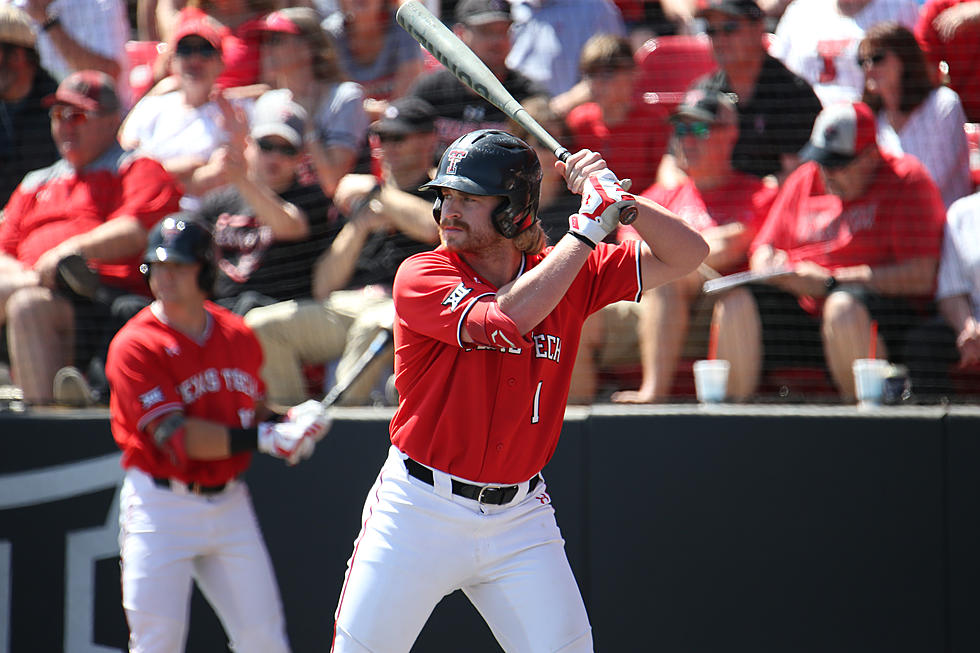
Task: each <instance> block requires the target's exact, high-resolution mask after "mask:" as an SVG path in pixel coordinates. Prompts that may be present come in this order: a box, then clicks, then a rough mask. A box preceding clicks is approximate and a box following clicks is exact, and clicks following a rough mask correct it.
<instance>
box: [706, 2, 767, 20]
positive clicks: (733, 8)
mask: <svg viewBox="0 0 980 653" xmlns="http://www.w3.org/2000/svg"><path fill="white" fill-rule="evenodd" d="M709 11H717V12H719V13H722V14H728V15H729V16H745V17H746V18H751V19H753V20H759V19H761V18H762V17H763V15H764V13H763V11H762V9H761V8H760V7H759V5H757V4H756V3H755V0H698V5H697V12H696V14H695V16H697V17H698V18H701V17H703V16H704V15H705V14H706V13H708V12H709Z"/></svg>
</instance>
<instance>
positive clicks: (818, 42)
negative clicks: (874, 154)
mask: <svg viewBox="0 0 980 653" xmlns="http://www.w3.org/2000/svg"><path fill="white" fill-rule="evenodd" d="M918 15H919V7H918V5H917V4H916V0H871V2H869V3H868V4H867V5H866V6H865V7H864V9H862V10H861V11H859V12H858V13H857V15H855V16H853V17H852V16H844V15H842V14H841V13H840V12H839V11H838V10H837V0H793V2H791V3H790V4H789V6H788V7H786V11H785V12H783V16H782V18H780V19H779V24H778V25H777V26H776V36H775V39H773V43H772V45H771V46H770V48H769V53H770V54H771V55H772V56H774V57H776V58H777V59H779V60H780V61H782V62H783V63H784V64H786V67H787V68H789V69H790V70H792V71H793V72H794V73H796V74H797V75H799V76H800V77H802V78H803V79H805V80H806V81H807V82H809V83H810V86H812V87H813V90H814V91H815V92H816V94H817V97H819V98H820V102H821V103H822V104H823V106H825V107H827V106H830V105H831V104H834V103H836V102H842V101H843V102H853V101H855V100H860V99H861V92H862V90H863V89H864V71H863V70H862V69H861V66H860V65H859V64H858V62H857V49H858V44H859V43H860V42H861V39H862V38H864V33H865V32H866V31H867V30H868V28H870V27H871V26H872V25H875V24H877V23H880V22H882V21H886V20H892V21H896V22H898V23H900V24H902V25H904V26H905V27H907V28H909V29H910V30H911V29H914V27H915V21H916V20H917V19H918Z"/></svg>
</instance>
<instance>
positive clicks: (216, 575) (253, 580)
mask: <svg viewBox="0 0 980 653" xmlns="http://www.w3.org/2000/svg"><path fill="white" fill-rule="evenodd" d="M216 504H218V505H215V507H214V510H213V511H212V514H211V519H210V520H209V523H208V525H207V528H208V531H209V538H210V540H211V550H212V551H213V552H212V553H210V554H209V555H206V556H203V557H201V558H198V560H197V561H196V564H195V578H196V580H197V584H198V586H199V587H200V588H201V592H202V593H203V594H204V596H205V597H207V599H208V601H209V602H210V603H211V605H212V606H214V609H215V612H216V613H217V614H218V617H219V618H220V619H221V623H222V624H223V625H224V627H225V631H226V632H227V633H228V637H229V639H230V640H231V645H232V649H233V650H234V651H236V653H289V643H288V638H287V636H286V621H285V618H284V617H283V612H282V601H281V599H280V597H279V587H278V585H277V584H276V578H275V573H274V572H273V569H272V561H271V560H270V559H269V553H268V550H267V549H266V547H265V542H264V541H263V539H262V533H261V531H260V530H259V524H258V520H257V519H256V517H255V512H254V510H253V508H252V502H251V498H250V495H249V492H248V488H247V487H246V486H245V484H244V483H243V484H240V485H238V486H237V487H235V488H234V489H232V490H229V492H228V494H227V495H225V496H222V497H220V499H218V500H217V502H216Z"/></svg>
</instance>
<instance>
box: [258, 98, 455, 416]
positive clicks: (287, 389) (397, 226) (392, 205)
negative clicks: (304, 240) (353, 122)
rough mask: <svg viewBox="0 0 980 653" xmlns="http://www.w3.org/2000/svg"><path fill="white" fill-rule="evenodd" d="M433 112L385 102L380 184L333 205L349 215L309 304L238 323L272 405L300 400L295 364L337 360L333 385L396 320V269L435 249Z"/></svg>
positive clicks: (343, 194) (340, 189)
mask: <svg viewBox="0 0 980 653" xmlns="http://www.w3.org/2000/svg"><path fill="white" fill-rule="evenodd" d="M434 120H435V114H434V111H433V109H432V107H431V106H430V105H429V104H428V103H427V102H425V101H424V100H420V99H419V98H416V97H412V96H406V97H402V98H398V99H397V100H394V101H392V102H391V103H390V104H389V105H388V107H387V108H386V110H385V113H384V114H383V116H382V117H381V119H380V120H378V121H376V122H375V123H373V124H372V125H371V139H372V141H376V142H377V144H378V149H379V150H380V152H381V157H380V164H381V169H382V170H381V178H382V181H380V182H379V180H378V178H377V177H375V176H374V175H362V174H349V175H346V176H344V177H343V178H342V179H341V180H340V184H339V185H338V186H337V193H336V194H335V196H334V201H335V202H336V204H337V206H338V207H339V208H340V210H341V211H342V212H343V213H344V215H346V216H347V221H346V223H345V224H344V227H343V229H341V231H340V233H339V234H338V235H337V238H336V239H335V240H334V241H333V243H332V244H331V245H330V248H329V249H328V250H327V251H326V252H325V253H324V255H323V257H322V258H321V259H320V260H319V261H317V263H316V266H315V267H314V268H313V275H312V282H313V298H312V300H307V301H293V302H284V303H281V304H275V305H273V306H268V307H264V308H256V309H255V310H253V311H251V312H249V313H248V315H246V316H245V322H246V324H248V325H249V326H250V327H251V328H252V330H253V331H254V332H255V334H256V335H257V336H258V338H259V341H260V342H261V343H262V346H263V350H264V351H265V361H266V362H265V367H264V368H263V380H265V382H266V386H267V388H268V393H269V397H270V399H271V400H272V401H274V402H276V403H279V404H283V405H291V404H293V403H296V402H295V401H294V399H298V400H299V401H302V400H303V399H306V397H307V395H306V384H305V382H304V378H303V373H302V365H303V364H304V363H314V364H322V363H327V362H329V361H334V360H336V361H337V369H336V377H337V380H338V382H341V381H343V380H345V379H346V378H347V376H348V374H349V371H350V370H351V369H352V368H353V366H354V363H356V361H357V360H358V359H359V358H360V356H361V354H362V353H363V352H364V351H365V350H366V349H367V348H368V346H369V344H370V343H371V341H372V340H373V339H374V337H375V336H376V335H377V334H378V332H379V330H380V329H390V328H391V323H392V319H393V318H394V304H393V302H392V299H391V286H392V284H393V283H394V279H395V272H396V270H397V269H398V266H399V265H401V263H402V261H404V260H405V259H406V258H408V257H409V256H411V255H412V254H416V253H418V252H423V251H428V250H430V249H432V248H433V246H434V245H435V244H436V242H437V241H438V238H439V234H438V229H437V226H436V224H435V222H434V221H433V219H432V200H433V199H434V194H433V193H432V191H420V190H419V187H420V186H421V185H423V184H424V183H427V182H428V181H429V180H430V179H431V171H432V163H433V161H434V160H435V159H434V154H435V148H436V135H435V127H434ZM392 369H393V355H392V352H388V354H387V355H386V356H381V357H378V358H377V359H376V360H375V361H373V362H372V364H371V367H370V368H368V369H367V371H366V372H365V374H363V375H362V376H361V377H360V378H359V379H358V381H356V382H355V383H354V384H353V385H352V386H351V388H350V389H349V390H348V391H347V392H346V393H345V395H344V397H343V399H342V400H341V403H344V404H348V405H357V404H364V403H367V402H368V401H369V400H370V398H371V391H372V390H373V389H374V387H375V386H376V385H377V382H378V380H379V378H385V377H382V374H383V373H384V372H387V375H390V374H391V372H392Z"/></svg>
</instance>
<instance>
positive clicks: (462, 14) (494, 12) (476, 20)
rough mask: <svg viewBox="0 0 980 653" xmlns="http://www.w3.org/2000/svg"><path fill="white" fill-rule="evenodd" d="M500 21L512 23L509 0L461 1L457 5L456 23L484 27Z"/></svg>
mask: <svg viewBox="0 0 980 653" xmlns="http://www.w3.org/2000/svg"><path fill="white" fill-rule="evenodd" d="M498 20H506V21H507V22H511V17H510V3H509V2H508V1H507V0H461V2H460V3H459V4H458V5H456V22H458V23H463V24H464V25H483V24H484V23H495V22H497V21H498Z"/></svg>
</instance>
